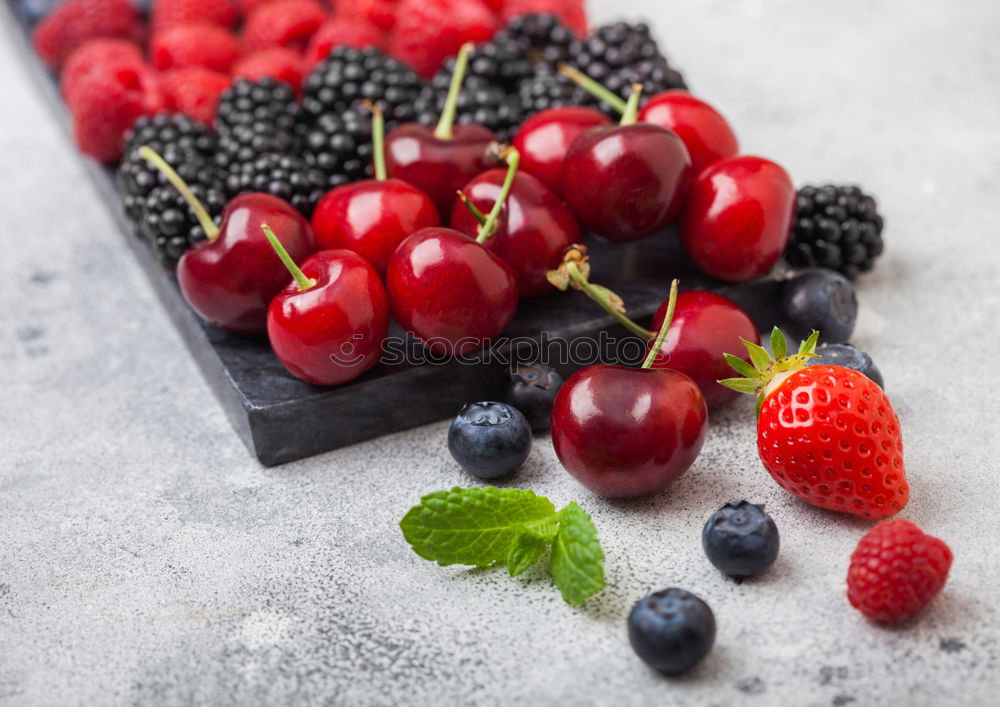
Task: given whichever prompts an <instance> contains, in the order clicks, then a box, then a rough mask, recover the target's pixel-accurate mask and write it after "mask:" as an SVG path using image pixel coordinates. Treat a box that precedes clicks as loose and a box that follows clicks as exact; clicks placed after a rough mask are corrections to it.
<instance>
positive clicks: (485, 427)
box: [448, 402, 531, 479]
mask: <svg viewBox="0 0 1000 707" xmlns="http://www.w3.org/2000/svg"><path fill="white" fill-rule="evenodd" d="M448 450H449V451H450V452H451V456H453V457H455V461H457V462H458V463H459V464H460V465H461V466H462V468H463V469H465V470H466V471H467V472H469V473H470V474H472V475H473V476H478V477H479V478H480V479H498V478H500V477H501V476H506V475H507V474H510V473H512V472H514V471H517V470H518V469H519V468H520V467H521V465H522V464H524V460H525V459H527V458H528V452H530V451H531V426H530V425H528V421H527V420H526V419H525V417H524V415H522V414H521V413H520V412H518V411H517V410H515V409H514V408H512V407H511V406H510V405H507V404H505V403H493V402H484V403H470V404H468V405H466V406H465V407H463V408H462V411H461V412H460V413H458V417H456V418H455V421H454V422H452V423H451V429H449V430H448Z"/></svg>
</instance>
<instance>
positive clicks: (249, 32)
mask: <svg viewBox="0 0 1000 707" xmlns="http://www.w3.org/2000/svg"><path fill="white" fill-rule="evenodd" d="M325 21H326V10H325V9H324V8H323V6H322V5H320V4H319V3H318V2H316V0H283V2H272V3H269V4H267V5H262V6H261V7H258V8H257V9H256V10H254V11H253V12H252V13H250V16H249V17H247V21H246V24H245V25H244V26H243V45H244V46H245V47H246V49H247V50H248V51H254V50H256V49H266V48H268V47H288V48H289V49H295V50H296V51H302V50H303V49H305V47H306V45H307V44H308V43H309V39H310V37H312V36H313V33H315V32H316V30H318V29H319V28H320V25H322V24H323V23H324V22H325Z"/></svg>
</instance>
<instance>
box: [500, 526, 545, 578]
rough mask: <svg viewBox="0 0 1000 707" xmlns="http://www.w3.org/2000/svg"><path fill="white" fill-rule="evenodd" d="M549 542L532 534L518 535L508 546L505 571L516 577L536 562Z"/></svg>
mask: <svg viewBox="0 0 1000 707" xmlns="http://www.w3.org/2000/svg"><path fill="white" fill-rule="evenodd" d="M549 542H551V541H549ZM549 542H546V540H545V539H544V538H540V537H538V536H537V535H535V534H533V533H521V534H520V535H518V536H517V537H516V538H515V539H514V542H512V543H511V544H510V550H509V551H508V552H507V571H508V572H509V573H510V576H511V577H516V576H517V575H519V574H521V573H522V572H524V571H525V570H526V569H528V568H529V567H531V566H532V565H533V564H535V563H536V562H538V560H539V558H541V556H542V554H543V553H544V552H545V549H546V548H547V547H548V546H549Z"/></svg>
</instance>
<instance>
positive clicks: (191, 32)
mask: <svg viewBox="0 0 1000 707" xmlns="http://www.w3.org/2000/svg"><path fill="white" fill-rule="evenodd" d="M242 51H243V48H242V47H241V46H240V40H238V39H237V38H236V35H235V34H233V33H232V32H230V31H229V30H228V29H226V28H225V27H220V26H219V25H215V24H212V23H211V22H195V23H192V24H187V25H174V26H172V27H168V28H167V29H163V30H160V31H158V32H156V34H154V35H153V41H152V42H151V43H150V49H149V53H150V59H151V60H152V62H153V65H154V66H155V67H156V68H157V69H161V70H163V69H174V68H180V67H183V66H204V67H205V68H206V69H212V70H213V71H218V72H221V73H227V72H228V71H229V70H230V68H232V66H233V62H235V61H236V60H237V59H239V58H240V54H241V52H242Z"/></svg>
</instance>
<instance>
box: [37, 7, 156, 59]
mask: <svg viewBox="0 0 1000 707" xmlns="http://www.w3.org/2000/svg"><path fill="white" fill-rule="evenodd" d="M142 36H143V29H142V21H141V19H140V17H139V13H138V11H137V10H136V9H135V8H134V7H133V6H132V3H130V2H129V1H128V0H68V2H65V3H63V4H62V5H60V6H59V7H58V8H57V9H56V10H55V11H54V12H52V13H51V14H50V15H49V16H48V17H46V18H45V19H44V20H42V21H41V22H40V23H39V24H38V26H37V27H36V28H35V31H34V34H33V37H32V41H33V42H34V45H35V51H36V52H38V56H40V57H41V58H42V61H44V62H45V63H46V64H47V65H48V66H49V68H52V69H58V68H59V67H61V66H62V64H63V62H64V61H65V60H66V58H67V57H68V56H69V55H70V54H71V53H72V52H73V50H74V49H76V48H77V47H79V46H80V45H82V44H83V43H84V42H86V41H87V40H88V39H96V38H98V37H111V38H118V39H128V40H131V41H134V42H136V43H141V42H142Z"/></svg>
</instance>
